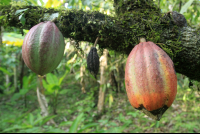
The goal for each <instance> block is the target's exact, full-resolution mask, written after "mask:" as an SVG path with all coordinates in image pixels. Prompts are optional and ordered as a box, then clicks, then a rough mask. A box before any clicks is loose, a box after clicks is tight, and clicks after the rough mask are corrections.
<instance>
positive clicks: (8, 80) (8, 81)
mask: <svg viewBox="0 0 200 134" xmlns="http://www.w3.org/2000/svg"><path fill="white" fill-rule="evenodd" d="M5 78H6V85H8V84H9V83H10V79H9V75H8V74H6V75H5ZM6 90H7V91H9V90H10V87H9V86H8V87H7V89H6Z"/></svg>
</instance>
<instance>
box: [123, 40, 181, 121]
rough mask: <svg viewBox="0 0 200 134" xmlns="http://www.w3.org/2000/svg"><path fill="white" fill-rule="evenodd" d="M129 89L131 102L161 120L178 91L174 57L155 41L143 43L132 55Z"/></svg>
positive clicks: (127, 70)
mask: <svg viewBox="0 0 200 134" xmlns="http://www.w3.org/2000/svg"><path fill="white" fill-rule="evenodd" d="M125 85H126V92H127V96H128V98H129V101H130V103H131V105H132V106H133V107H134V108H136V109H138V110H141V111H142V112H143V113H145V114H146V115H148V116H149V117H151V118H153V119H155V120H160V118H161V117H162V115H163V113H164V112H165V111H166V110H167V109H168V108H169V107H170V106H171V104H172V103H173V101H174V99H175V97H176V93H177V77H176V72H175V70H174V64H173V62H172V60H171V59H170V57H169V56H168V55H167V54H166V53H165V52H164V51H163V50H162V49H161V48H160V47H158V46H157V45H156V44H154V43H153V42H150V41H149V42H141V43H139V44H138V45H136V46H135V47H134V48H133V50H132V51H131V53H130V54H129V56H128V59H127V62H126V68H125Z"/></svg>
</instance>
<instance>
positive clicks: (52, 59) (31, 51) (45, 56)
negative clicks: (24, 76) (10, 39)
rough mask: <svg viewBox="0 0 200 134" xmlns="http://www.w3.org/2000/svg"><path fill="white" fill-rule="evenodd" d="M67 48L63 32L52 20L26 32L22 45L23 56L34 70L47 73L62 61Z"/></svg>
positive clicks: (41, 73) (42, 73) (37, 72)
mask: <svg viewBox="0 0 200 134" xmlns="http://www.w3.org/2000/svg"><path fill="white" fill-rule="evenodd" d="M64 49H65V42H64V38H63V35H62V33H61V32H60V30H59V29H58V28H57V26H56V25H55V24H54V23H53V22H51V21H47V22H41V23H39V24H37V25H35V26H33V27H32V28H31V29H30V30H29V32H28V33H27V34H26V36H25V38H24V42H23V46H22V57H23V59H24V62H25V64H26V65H27V66H28V68H30V69H31V70H32V71H33V72H35V73H36V74H39V75H45V74H47V73H49V72H51V71H53V70H54V69H55V68H56V67H57V66H58V64H59V63H60V61H61V59H62V57H63V54H64Z"/></svg>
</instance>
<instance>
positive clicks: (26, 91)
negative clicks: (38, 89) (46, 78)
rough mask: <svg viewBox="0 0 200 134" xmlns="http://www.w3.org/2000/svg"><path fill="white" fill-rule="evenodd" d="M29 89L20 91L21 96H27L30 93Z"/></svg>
mask: <svg viewBox="0 0 200 134" xmlns="http://www.w3.org/2000/svg"><path fill="white" fill-rule="evenodd" d="M28 91H29V89H27V88H25V89H21V90H20V92H19V93H20V95H25V94H26V93H28Z"/></svg>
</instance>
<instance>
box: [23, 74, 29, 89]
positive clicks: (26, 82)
mask: <svg viewBox="0 0 200 134" xmlns="http://www.w3.org/2000/svg"><path fill="white" fill-rule="evenodd" d="M23 88H28V78H27V76H24V77H23Z"/></svg>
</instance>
